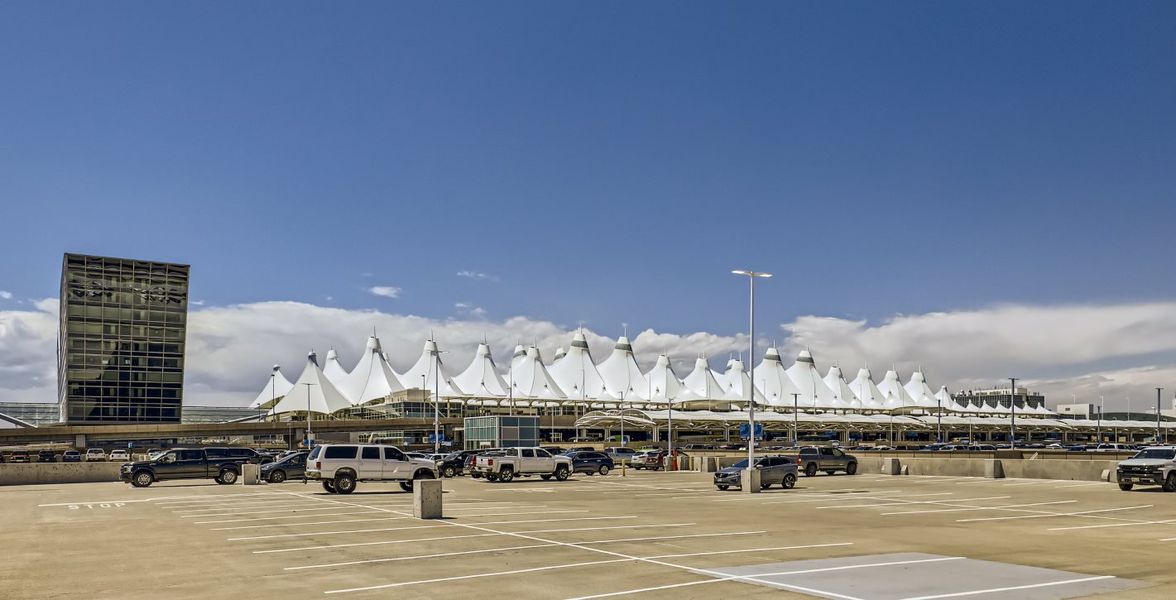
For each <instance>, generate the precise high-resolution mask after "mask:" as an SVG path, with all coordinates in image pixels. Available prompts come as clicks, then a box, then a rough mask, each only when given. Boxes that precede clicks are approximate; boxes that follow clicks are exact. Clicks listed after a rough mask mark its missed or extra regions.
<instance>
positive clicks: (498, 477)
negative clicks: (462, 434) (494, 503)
mask: <svg viewBox="0 0 1176 600" xmlns="http://www.w3.org/2000/svg"><path fill="white" fill-rule="evenodd" d="M474 472H475V473H477V474H479V475H482V476H484V477H485V478H486V480H487V481H510V480H512V479H514V478H515V476H516V475H522V476H523V477H530V476H532V475H538V476H539V477H540V478H542V479H544V480H548V479H551V478H552V477H554V478H555V479H556V480H558V481H563V480H565V479H567V478H568V476H569V475H571V474H572V459H571V458H568V457H567V456H563V455H559V456H552V455H551V453H550V452H548V451H546V450H544V449H543V448H503V449H501V450H499V451H497V452H494V453H491V454H488V455H478V459H477V462H476V463H474Z"/></svg>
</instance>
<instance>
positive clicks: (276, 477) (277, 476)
mask: <svg viewBox="0 0 1176 600" xmlns="http://www.w3.org/2000/svg"><path fill="white" fill-rule="evenodd" d="M283 481H286V472H285V471H283V470H281V469H274V470H273V471H271V472H270V475H269V482H270V483H282V482H283Z"/></svg>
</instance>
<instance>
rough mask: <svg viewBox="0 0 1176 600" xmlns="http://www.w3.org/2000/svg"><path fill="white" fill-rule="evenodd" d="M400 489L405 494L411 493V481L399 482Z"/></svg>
mask: <svg viewBox="0 0 1176 600" xmlns="http://www.w3.org/2000/svg"><path fill="white" fill-rule="evenodd" d="M400 489H402V490H404V491H406V492H411V491H412V482H411V481H401V482H400Z"/></svg>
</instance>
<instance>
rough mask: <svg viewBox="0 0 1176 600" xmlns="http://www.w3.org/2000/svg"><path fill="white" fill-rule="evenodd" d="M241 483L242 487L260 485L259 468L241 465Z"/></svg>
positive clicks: (248, 464)
mask: <svg viewBox="0 0 1176 600" xmlns="http://www.w3.org/2000/svg"><path fill="white" fill-rule="evenodd" d="M241 483H242V484H244V485H258V484H260V483H261V466H260V465H255V464H253V463H245V464H243V465H241Z"/></svg>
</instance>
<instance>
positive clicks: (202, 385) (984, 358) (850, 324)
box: [0, 299, 1176, 410]
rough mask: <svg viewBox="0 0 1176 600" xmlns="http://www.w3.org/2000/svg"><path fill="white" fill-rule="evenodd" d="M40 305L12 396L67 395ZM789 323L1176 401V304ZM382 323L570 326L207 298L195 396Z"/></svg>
mask: <svg viewBox="0 0 1176 600" xmlns="http://www.w3.org/2000/svg"><path fill="white" fill-rule="evenodd" d="M458 304H464V306H455V308H457V309H459V310H460V309H465V310H468V311H472V310H474V309H476V308H478V307H477V306H475V305H473V304H470V303H458ZM34 306H35V308H29V309H23V310H10V311H0V400H11V401H18V400H41V401H52V400H54V399H55V398H56V385H57V384H56V374H55V373H56V360H57V359H56V343H57V300H56V299H47V300H41V301H37V302H36V303H35V305H34ZM782 327H783V328H784V330H785V331H786V332H788V333H790V334H791V337H789V338H788V339H787V340H785V341H784V343H783V344H782V348H781V350H782V352H784V353H785V354H786V355H789V354H793V355H794V353H795V352H797V351H798V350H800V349H802V348H803V347H806V346H808V347H811V348H812V351H813V353H814V354H815V355H816V360H817V364H818V367H819V368H820V369H822V371H824V369H827V368H828V367H829V366H830V365H831V364H832V363H833V362H835V361H836V362H838V363H839V364H841V365H842V368H843V369H844V370H845V372H846V375H847V376H849V377H852V376H853V375H854V374H855V373H856V370H857V368H858V367H860V366H861V365H862V364H864V363H866V362H868V363H869V364H870V366H871V367H872V368H873V369H874V373H875V376H876V377H878V378H881V375H882V373H883V372H884V371H885V370H886V369H888V368H890V366H891V361H895V363H894V364H895V366H896V367H897V368H898V369H899V372H900V373H901V375H902V376H903V378H904V380H905V378H907V377H909V375H910V371H911V370H912V369H913V368H915V367H916V366H918V365H920V364H921V365H922V367H923V369H924V370H925V371H926V373H927V376H928V378H929V380H930V384H931V385H932V386H933V387H935V388H938V386H939V385H941V384H946V385H947V386H949V388H951V389H952V390H958V389H966V388H969V387H979V386H987V385H997V384H1000V383H1002V382H1004V381H1006V379H1005V378H1006V377H1008V376H1009V375H1013V376H1017V377H1021V378H1024V381H1025V383H1027V384H1028V385H1030V386H1031V387H1033V388H1034V389H1039V390H1041V391H1043V392H1045V393H1046V394H1047V395H1048V397H1049V400H1050V403H1051V404H1054V403H1057V402H1070V398H1071V394H1076V395H1077V397H1078V400H1079V401H1090V402H1095V401H1097V398H1098V396H1099V395H1104V396H1106V398H1107V406H1108V410H1118V409H1122V408H1123V407H1125V405H1126V398H1127V397H1128V396H1130V398H1131V400H1132V406H1133V407H1135V408H1136V409H1137V410H1141V409H1143V407H1145V406H1146V407H1150V406H1154V404H1155V389H1154V388H1155V387H1156V386H1163V387H1165V388H1166V390H1165V398H1167V399H1166V400H1165V403H1166V404H1170V399H1171V398H1172V395H1173V393H1174V392H1176V303H1148V304H1117V305H1106V306H1056V307H1050V306H1037V307H1033V306H1000V307H993V308H988V309H982V310H970V311H954V312H943V313H929V314H923V315H902V316H896V317H894V318H891V319H889V320H887V321H885V322H882V323H878V324H869V323H866V322H864V321H857V320H849V319H840V318H832V317H816V316H806V317H801V318H798V319H796V320H795V321H794V322H792V323H787V324H784V325H782ZM373 328H375V329H376V331H377V333H378V334H379V336H380V339H381V341H382V342H383V346H384V348H385V350H386V351H387V352H388V354H389V356H390V358H391V359H392V363H393V366H394V367H395V368H397V369H398V370H401V371H403V370H406V369H407V368H408V367H409V365H411V364H412V363H413V361H415V360H416V358H417V357H418V356H419V355H420V352H421V346H422V344H423V342H424V340H425V339H426V338H427V337H428V336H429V335H430V333H433V334H434V335H436V337H437V339H438V340H440V342H441V344H442V348H443V349H444V350H447V351H448V353H447V354H445V355H444V356H443V358H442V360H443V361H445V362H446V363H447V364H449V365H450V366H451V367H452V368H454V369H463V368H464V367H465V366H466V365H467V364H468V361H469V360H470V359H471V357H472V355H473V350H474V348H475V347H476V345H477V344H478V343H479V342H481V341H482V339H483V338H484V337H485V339H487V340H488V341H489V342H490V345H491V347H492V349H493V352H494V356H495V357H496V359H497V360H498V362H499V365H500V366H504V365H505V364H506V360H507V358H508V357H509V356H510V353H511V351H512V350H513V348H514V345H515V344H516V343H522V344H524V345H529V344H532V343H536V344H538V346H539V348H540V350H541V352H542V353H543V355H544V357H545V358H546V359H548V360H550V359H551V357H552V356H553V353H554V351H555V348H556V347H560V346H563V347H567V345H568V342H569V341H570V338H571V333H570V332H569V331H568V329H567V328H565V327H562V326H560V325H558V324H556V323H553V322H550V321H544V320H537V319H531V318H527V317H521V316H519V317H511V318H508V319H502V320H489V319H485V318H482V317H479V316H477V315H474V314H472V313H471V314H468V315H463V316H461V317H460V318H451V319H429V318H425V317H419V316H414V315H402V314H391V313H386V312H381V311H376V310H348V309H340V308H331V307H325V306H315V305H311V304H303V303H297V302H259V303H254V304H242V305H234V306H224V307H215V306H214V307H205V308H201V309H199V310H193V311H191V313H190V318H189V326H188V355H187V357H188V358H187V361H188V362H187V375H186V380H185V395H186V401H187V403H188V404H208V403H212V404H236V405H241V404H244V403H246V402H248V401H249V400H251V399H252V397H253V396H254V394H255V393H256V392H257V390H258V389H260V387H261V386H262V385H263V384H264V382H265V379H266V376H267V374H268V373H269V368H270V366H271V365H273V364H274V363H279V364H281V365H282V366H283V371H284V372H285V373H286V375H287V376H288V377H289V378H291V379H293V378H294V377H297V375H298V373H299V372H300V371H301V370H302V366H303V365H304V363H305V360H306V352H307V351H309V350H310V349H312V348H313V349H317V350H318V351H319V353H320V354H322V353H324V352H325V350H326V349H327V348H329V347H331V346H334V347H335V348H336V349H337V350H338V352H339V354H340V356H341V359H342V361H343V364H344V365H345V366H347V367H350V366H352V363H354V362H355V361H356V360H357V358H358V356H359V353H360V352H361V350H362V348H363V345H364V341H365V340H366V338H367V336H368V335H370V333H371V331H372V329H373ZM613 333H615V332H613ZM585 334H586V336H587V337H588V342H589V345H590V347H591V350H592V354H593V356H594V358H595V359H596V360H597V361H598V362H599V361H602V360H604V358H605V357H607V356H608V353H609V352H610V351H611V350H612V346H613V344H614V343H615V338H614V337H612V335H601V334H598V333H596V332H593V331H591V330H587V329H586V330H585ZM631 338H632V341H633V346H634V348H635V350H636V351H637V356H638V360H639V361H640V363H641V365H642V368H643V369H648V368H649V366H650V365H651V364H652V363H653V361H654V360H655V359H656V357H657V355H658V354H661V353H663V352H664V353H667V354H669V355H670V357H671V358H672V359H673V361H674V367H675V369H676V370H677V372H678V375H680V376H685V375H686V374H687V373H688V372H689V370H690V368H692V367H693V363H694V359H695V357H697V356H698V355H700V354H705V355H707V356H709V357H711V358H712V361H711V362H712V365H714V366H715V367H719V368H721V367H722V364H723V363H724V362H725V360H726V357H727V356H728V355H729V354H732V353H736V352H746V347H747V338H746V336H743V335H734V336H727V335H718V334H714V333H709V332H701V331H700V332H688V333H668V332H658V331H654V330H652V329H647V330H644V331H641V332H639V333H638V334H637V335H636V336H631ZM762 347H763V341H762V340H761V343H760V348H761V349H762ZM757 354H758V352H757ZM787 362H791V361H790V360H787V359H786V363H787Z"/></svg>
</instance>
